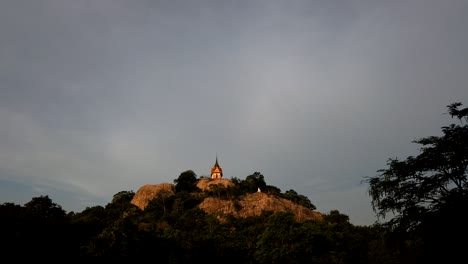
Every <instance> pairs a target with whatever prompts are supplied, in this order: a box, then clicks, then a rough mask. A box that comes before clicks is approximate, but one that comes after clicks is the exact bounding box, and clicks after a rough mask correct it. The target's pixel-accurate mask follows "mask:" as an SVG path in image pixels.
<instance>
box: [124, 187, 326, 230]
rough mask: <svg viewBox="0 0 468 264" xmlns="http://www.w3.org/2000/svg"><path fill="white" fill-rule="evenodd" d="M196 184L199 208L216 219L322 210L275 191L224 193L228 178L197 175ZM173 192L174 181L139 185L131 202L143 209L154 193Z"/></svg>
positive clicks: (312, 216) (315, 216)
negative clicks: (205, 177)
mask: <svg viewBox="0 0 468 264" xmlns="http://www.w3.org/2000/svg"><path fill="white" fill-rule="evenodd" d="M196 186H197V187H198V189H199V190H200V192H192V193H191V195H193V196H195V197H199V198H200V199H201V202H200V204H198V208H200V209H202V210H203V211H204V212H206V213H209V214H213V215H216V216H217V218H218V219H219V220H223V219H224V218H225V217H226V216H229V215H230V216H234V217H242V218H246V217H249V216H259V215H261V213H262V212H263V211H271V212H273V213H277V212H292V213H293V214H294V216H295V219H296V220H297V221H301V220H321V219H322V218H323V215H322V213H320V212H317V211H314V210H311V209H309V208H307V207H305V206H302V205H299V204H297V203H295V202H293V201H291V200H288V199H285V198H282V197H280V196H279V195H277V194H272V193H265V192H261V191H260V192H258V191H257V192H253V193H246V194H241V195H229V197H226V195H223V194H225V193H226V192H228V190H230V189H231V188H234V187H235V186H236V184H235V183H234V182H232V181H231V180H229V179H217V180H212V179H199V180H198V181H197V183H196ZM173 195H175V185H174V184H170V183H161V184H155V185H150V184H147V185H144V186H142V187H140V188H139V189H138V191H137V192H136V193H135V195H134V197H133V198H132V200H131V202H130V203H132V204H133V205H135V206H137V207H139V208H140V209H141V210H144V209H145V207H146V206H147V205H148V204H149V202H150V201H151V200H153V199H155V198H157V197H166V198H168V197H170V196H173Z"/></svg>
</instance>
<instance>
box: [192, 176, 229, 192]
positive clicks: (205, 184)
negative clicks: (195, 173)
mask: <svg viewBox="0 0 468 264" xmlns="http://www.w3.org/2000/svg"><path fill="white" fill-rule="evenodd" d="M215 185H218V186H220V187H224V188H227V187H230V186H234V183H233V182H232V181H231V180H228V179H223V178H221V179H216V180H213V179H200V180H199V181H198V182H197V187H198V188H200V189H201V190H202V191H208V190H210V188H212V186H215Z"/></svg>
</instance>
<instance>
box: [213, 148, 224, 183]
mask: <svg viewBox="0 0 468 264" xmlns="http://www.w3.org/2000/svg"><path fill="white" fill-rule="evenodd" d="M222 177H223V168H221V166H219V163H218V153H216V161H215V164H214V166H213V167H212V168H211V178H212V179H221V178H222Z"/></svg>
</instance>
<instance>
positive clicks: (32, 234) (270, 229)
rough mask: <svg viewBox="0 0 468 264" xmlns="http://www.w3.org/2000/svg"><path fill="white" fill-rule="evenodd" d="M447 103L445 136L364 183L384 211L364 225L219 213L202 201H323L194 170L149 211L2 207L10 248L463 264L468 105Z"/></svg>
mask: <svg viewBox="0 0 468 264" xmlns="http://www.w3.org/2000/svg"><path fill="white" fill-rule="evenodd" d="M461 105H462V104H461V103H453V104H451V105H449V106H448V114H450V115H451V116H452V118H457V119H458V121H459V122H457V123H452V124H449V125H448V126H444V127H442V134H441V135H440V136H431V137H426V138H421V139H418V140H415V141H414V143H417V144H420V145H421V149H420V154H419V155H417V156H409V157H407V158H406V159H403V160H400V159H397V158H394V159H389V160H388V163H387V168H386V169H382V170H379V171H378V174H377V175H375V176H373V177H367V178H365V179H364V182H366V183H368V184H369V188H368V191H369V195H370V197H371V200H372V204H371V205H372V208H373V209H374V211H375V213H376V216H377V217H378V219H382V218H381V217H385V216H388V214H390V215H391V217H389V221H388V222H385V223H376V224H374V225H371V226H355V225H353V224H351V223H350V222H349V217H348V216H347V215H345V214H342V213H340V212H339V211H337V210H332V211H330V212H329V213H328V214H325V215H324V217H323V220H305V221H300V222H297V221H296V220H295V218H294V215H293V214H292V213H287V212H283V213H273V212H268V211H265V212H263V213H262V214H261V215H260V216H251V217H247V218H234V217H227V218H226V219H224V220H223V221H219V220H218V218H216V217H215V216H214V215H212V214H206V213H205V212H204V211H202V210H200V209H199V208H198V207H197V205H198V204H199V203H200V202H201V201H202V200H203V199H204V198H206V197H208V196H216V197H219V198H221V199H238V197H240V196H242V195H245V194H247V193H251V192H256V191H257V190H258V189H259V188H260V189H261V191H262V192H267V193H270V194H274V195H277V196H280V197H283V198H286V199H289V200H291V201H294V202H296V203H298V204H301V205H304V206H306V207H308V208H311V209H315V206H314V205H313V204H312V203H311V202H310V201H309V199H308V198H307V197H305V196H303V195H301V194H298V193H297V192H295V191H294V190H288V191H286V192H284V193H282V192H281V190H280V189H279V188H277V187H275V186H270V185H267V184H266V182H265V180H264V177H263V175H261V174H260V173H259V172H255V173H254V174H252V175H249V176H247V177H246V178H245V179H244V180H241V179H237V178H233V179H232V181H233V182H234V186H233V187H229V188H216V187H215V188H214V189H212V190H209V191H207V192H206V191H201V190H200V189H198V187H197V186H196V183H197V181H198V180H199V179H197V177H196V175H195V173H193V171H191V170H188V171H185V172H183V173H181V174H180V175H179V177H178V178H177V179H175V180H174V183H175V194H174V195H165V194H164V193H161V194H160V195H157V196H156V197H155V198H154V199H153V200H152V201H151V202H150V203H149V205H148V206H147V207H146V208H145V210H140V209H139V208H138V207H136V206H134V205H133V204H132V203H131V200H132V198H133V197H134V195H135V193H134V192H133V191H122V192H119V193H117V194H115V195H114V197H113V199H112V201H111V202H110V203H108V204H107V205H106V206H104V207H103V206H94V207H88V208H86V209H85V210H83V211H82V212H79V213H74V212H70V213H66V212H65V211H64V210H63V209H62V207H61V206H60V205H57V204H56V203H54V202H53V201H52V200H51V199H50V198H49V197H48V196H40V197H34V198H32V200H31V201H30V202H28V203H26V204H25V205H24V206H20V205H16V204H13V203H4V204H2V205H0V234H1V241H2V244H1V245H0V250H1V252H0V253H2V254H1V255H2V256H3V257H4V258H6V257H8V256H11V255H15V254H16V255H18V256H23V255H24V256H34V257H37V256H47V257H57V256H65V257H77V256H78V257H79V256H113V257H118V256H132V257H140V256H145V257H151V258H152V259H153V260H154V261H156V262H161V263H204V262H212V261H219V262H222V263H340V264H344V263H363V264H365V263H368V264H371V263H372V264H373V263H379V264H380V263H386V264H391V263H460V262H463V259H464V258H466V257H465V251H466V248H468V242H467V240H466V238H467V237H468V225H467V223H468V212H467V208H468V125H467V122H468V108H464V109H459V107H460V106H461Z"/></svg>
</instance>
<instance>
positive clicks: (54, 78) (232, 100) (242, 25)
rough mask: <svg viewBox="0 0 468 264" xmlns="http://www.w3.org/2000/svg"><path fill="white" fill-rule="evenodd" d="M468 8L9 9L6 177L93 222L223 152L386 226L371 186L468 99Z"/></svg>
mask: <svg viewBox="0 0 468 264" xmlns="http://www.w3.org/2000/svg"><path fill="white" fill-rule="evenodd" d="M466 11H467V3H466V2H465V1H409V2H408V1H391V2H383V3H377V2H375V1H346V3H343V2H342V1H292V2H288V3H286V2H281V1H235V2H232V1H226V2H224V1H221V2H220V1H196V2H192V1H137V2H131V3H130V2H128V1H98V2H96V1H53V0H50V1H40V2H38V1H3V2H2V3H1V4H0V93H1V96H0V172H1V173H0V179H1V180H3V181H5V182H9V183H11V184H10V185H9V186H17V185H15V184H13V183H16V184H23V183H25V182H26V183H27V184H28V186H29V185H31V186H38V188H40V190H43V191H47V190H50V191H51V192H54V193H60V190H62V193H60V194H58V197H60V199H63V200H57V201H55V200H54V201H55V202H56V203H58V204H61V205H63V206H64V208H65V209H68V210H81V209H84V206H89V205H90V204H91V205H92V204H93V201H94V202H96V204H98V203H103V201H110V200H111V198H112V195H113V194H115V193H117V192H119V191H122V190H135V191H136V190H137V189H138V188H139V187H140V186H142V185H143V184H148V183H153V184H154V183H160V182H172V180H173V179H175V178H177V176H178V175H179V174H180V173H181V172H182V171H184V170H187V169H193V170H194V171H195V172H196V173H197V174H198V175H206V174H208V173H209V169H210V167H211V166H212V163H213V162H214V156H215V155H216V153H217V154H218V157H219V158H220V163H221V166H223V167H224V171H225V172H226V176H227V177H233V176H234V177H238V178H244V177H245V176H247V175H249V174H251V173H253V172H255V171H260V172H261V173H263V174H264V175H265V177H266V181H267V183H268V184H271V185H275V186H277V187H279V188H281V189H282V190H283V191H285V190H288V189H294V190H296V191H298V192H299V193H301V194H304V195H307V196H308V197H309V198H310V199H311V201H312V202H313V203H314V204H315V205H316V206H317V208H318V210H319V211H322V212H328V211H329V210H333V209H338V210H340V212H342V213H345V214H348V215H350V218H351V221H352V222H353V223H356V224H371V223H373V221H375V217H374V215H373V213H372V210H371V207H370V199H369V197H368V196H367V194H366V186H364V185H361V184H360V182H361V180H362V179H363V177H364V176H370V175H374V174H375V173H376V170H378V169H380V168H382V167H384V166H385V162H386V160H387V159H388V158H390V157H395V156H398V157H401V158H404V157H406V156H408V155H413V154H416V153H417V151H418V149H417V146H416V145H414V144H411V141H412V140H413V139H415V138H417V137H423V136H429V135H436V134H438V133H439V130H440V127H441V126H443V125H445V124H446V123H447V122H450V120H449V119H448V116H446V115H442V113H443V112H445V106H446V105H448V104H450V103H452V102H454V101H462V102H463V101H464V100H465V99H466V98H467V96H468V89H466V87H464V86H465V85H466V83H467V81H468V80H467V78H468V77H467V75H466V71H467V69H468V67H467V61H468V52H466V51H467V50H466V47H468V45H467V44H468V43H467V42H468V36H467V33H466V30H465V29H464V27H465V25H466V24H467V22H468V21H467V18H466V16H465V15H464V14H465V13H466ZM5 186H6V185H5ZM44 186H45V187H44ZM18 188H19V187H18ZM21 190H22V192H26V196H31V197H32V195H34V194H36V193H37V192H34V191H33V190H34V189H30V188H29V187H28V188H26V189H21ZM28 190H29V191H31V193H27V192H28ZM36 190H38V189H37V188H36ZM63 190H68V191H69V192H70V196H69V197H68V198H65V196H64V195H63ZM1 193H2V196H0V197H1V200H2V201H5V202H6V201H10V199H17V198H14V196H12V195H11V192H1ZM72 193H73V196H72ZM70 197H77V199H76V200H74V199H72V198H70ZM78 197H79V198H78ZM21 199H22V200H21ZM21 199H20V200H15V201H23V200H24V196H23V198H21ZM62 201H63V203H62ZM65 201H66V204H65ZM69 208H70V209H69Z"/></svg>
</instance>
